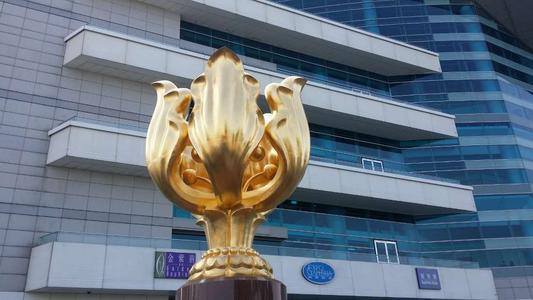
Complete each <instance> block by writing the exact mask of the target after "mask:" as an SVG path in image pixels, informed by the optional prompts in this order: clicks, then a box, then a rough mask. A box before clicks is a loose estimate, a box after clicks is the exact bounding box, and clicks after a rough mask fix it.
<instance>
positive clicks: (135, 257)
mask: <svg viewBox="0 0 533 300" xmlns="http://www.w3.org/2000/svg"><path fill="white" fill-rule="evenodd" d="M92 238H96V237H92ZM101 238H102V239H103V240H102V242H101V243H99V242H96V243H87V242H86V241H80V242H61V241H54V242H48V243H45V244H42V245H39V246H36V247H34V248H33V249H32V253H31V257H30V262H29V269H28V277H27V282H26V291H27V292H32V293H46V292H71V293H72V292H73V293H91V294H104V293H121V294H143V295H168V294H170V293H172V292H174V291H175V290H176V289H177V288H178V287H179V286H181V285H182V284H184V283H185V280H177V279H159V278H154V265H155V263H154V261H155V252H156V251H174V252H180V253H183V252H185V253H194V254H196V256H197V259H199V257H200V253H201V252H200V251H198V250H190V247H186V248H181V249H171V248H168V247H158V246H155V247H154V246H150V245H148V246H124V245H116V244H112V243H111V244H110V243H109V242H108V238H106V236H102V237H101ZM124 239H128V238H127V237H125V238H124ZM176 246H179V245H176ZM184 249H186V250H184ZM300 251H301V249H300ZM304 252H305V251H304ZM264 256H265V258H266V259H267V260H268V261H269V262H270V263H271V265H272V267H273V269H274V276H275V278H276V279H278V280H281V281H282V282H284V283H285V284H286V285H287V289H288V293H289V294H306V295H317V296H318V295H329V296H352V297H353V296H356V297H365V298H366V297H379V298H381V297H387V298H391V299H398V298H406V299H418V298H422V299H497V297H496V290H495V286H494V281H493V279H492V273H491V271H490V270H480V269H475V268H473V269H462V268H449V267H434V266H432V269H436V270H437V271H438V274H439V277H440V284H441V289H440V290H422V289H419V288H418V286H417V278H416V272H415V268H416V267H417V265H404V264H378V263H375V262H363V261H353V260H352V261H350V260H336V259H324V258H320V259H319V260H320V261H321V262H325V263H327V264H329V265H330V266H331V267H332V268H333V269H334V271H335V278H334V280H333V281H332V282H330V283H329V284H325V285H314V284H311V283H309V282H307V281H306V280H305V279H304V278H303V276H302V275H301V269H302V266H303V265H304V264H306V263H308V262H311V261H316V260H317V259H316V258H313V257H305V256H306V255H303V257H302V255H299V256H279V255H264ZM374 259H375V257H374Z"/></svg>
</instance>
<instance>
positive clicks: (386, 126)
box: [64, 26, 457, 140]
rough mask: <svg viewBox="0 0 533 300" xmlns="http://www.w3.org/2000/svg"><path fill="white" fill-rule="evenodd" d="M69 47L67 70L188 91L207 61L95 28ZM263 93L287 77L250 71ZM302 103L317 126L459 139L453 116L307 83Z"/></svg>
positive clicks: (81, 32) (75, 34)
mask: <svg viewBox="0 0 533 300" xmlns="http://www.w3.org/2000/svg"><path fill="white" fill-rule="evenodd" d="M65 41H66V51H65V59H64V65H65V66H67V67H72V68H77V69H81V70H86V71H91V72H96V73H101V74H106V75H110V76H114V77H120V78H126V79H130V80H136V81H142V82H152V81H156V80H161V79H168V80H172V81H174V82H175V83H176V84H177V85H180V86H183V87H188V86H189V85H190V82H191V81H192V79H194V78H196V76H198V75H199V74H200V73H202V72H203V70H204V66H205V62H206V60H207V58H208V56H207V55H205V54H202V53H198V52H193V51H189V50H184V49H181V48H177V47H169V46H166V45H162V44H159V43H155V42H152V41H148V40H144V39H139V38H135V37H131V36H128V35H124V34H121V33H116V32H112V31H108V30H103V29H99V28H95V27H90V26H86V27H82V28H80V29H79V30H77V31H75V32H73V33H72V34H70V35H69V36H68V37H67V38H65ZM245 68H246V70H247V72H249V73H251V74H252V75H253V76H255V77H256V78H257V79H258V80H259V82H260V83H261V85H262V88H261V92H262V91H263V90H264V87H265V86H266V85H267V84H269V83H272V82H280V81H281V80H283V78H285V77H287V76H286V75H284V74H281V73H277V72H273V71H271V70H267V69H265V68H258V67H252V66H246V67H245ZM302 98H303V101H304V106H305V110H306V113H307V116H308V118H309V120H311V121H312V122H313V123H316V124H321V125H326V126H332V127H336V128H342V129H347V130H355V131H357V132H361V133H367V134H372V135H375V136H380V137H385V138H389V139H394V140H421V139H439V138H449V137H457V130H456V128H455V123H454V116H452V115H449V114H445V113H441V112H437V111H434V110H430V109H426V108H422V107H419V106H415V105H410V104H407V103H401V102H399V101H395V100H391V99H386V98H383V97H377V96H371V95H367V94H363V93H358V92H354V91H350V90H347V89H342V88H337V87H333V86H330V85H326V84H322V83H316V82H312V81H310V82H308V84H307V85H306V87H305V88H304V90H303V96H302Z"/></svg>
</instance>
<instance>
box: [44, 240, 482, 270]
mask: <svg viewBox="0 0 533 300" xmlns="http://www.w3.org/2000/svg"><path fill="white" fill-rule="evenodd" d="M51 242H67V243H85V244H100V245H120V246H129V247H148V248H167V249H172V248H175V249H181V250H192V251H205V250H207V243H206V242H205V241H202V240H182V239H158V238H147V237H131V236H120V235H105V234H91V233H76V232H64V231H60V232H54V233H49V234H45V235H43V236H41V237H40V238H39V239H38V241H37V245H42V244H46V243H51ZM254 248H255V249H256V250H257V251H258V252H260V253H261V254H263V255H278V256H294V257H309V258H317V259H338V260H348V261H361V262H373V263H377V257H376V255H374V254H371V253H355V252H350V251H340V250H322V249H309V248H296V247H281V246H267V245H254ZM399 263H400V264H403V265H416V266H431V267H449V268H468V269H476V268H479V264H478V263H476V262H470V261H459V260H442V259H433V258H425V257H412V256H404V255H400V256H399Z"/></svg>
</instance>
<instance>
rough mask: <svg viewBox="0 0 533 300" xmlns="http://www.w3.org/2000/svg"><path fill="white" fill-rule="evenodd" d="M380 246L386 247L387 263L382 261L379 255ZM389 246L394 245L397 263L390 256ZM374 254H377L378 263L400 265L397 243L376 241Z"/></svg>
mask: <svg viewBox="0 0 533 300" xmlns="http://www.w3.org/2000/svg"><path fill="white" fill-rule="evenodd" d="M378 244H383V245H385V256H386V257H387V261H380V259H379V253H378ZM387 245H394V250H395V251H396V256H395V257H396V261H391V256H389V248H388V247H387ZM374 252H375V253H376V262H378V263H383V264H400V253H399V252H398V243H396V241H390V240H374Z"/></svg>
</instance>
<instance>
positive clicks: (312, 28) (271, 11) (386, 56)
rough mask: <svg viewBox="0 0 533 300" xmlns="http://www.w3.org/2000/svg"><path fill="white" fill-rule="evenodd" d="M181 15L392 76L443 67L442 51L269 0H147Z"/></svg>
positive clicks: (203, 24)
mask: <svg viewBox="0 0 533 300" xmlns="http://www.w3.org/2000/svg"><path fill="white" fill-rule="evenodd" d="M142 1H144V2H146V3H149V4H151V5H155V6H160V7H164V8H166V9H168V10H170V11H174V12H176V13H177V14H179V15H180V17H181V19H182V20H185V21H189V22H191V23H196V24H200V25H202V26H206V27H210V28H214V29H219V30H222V31H225V32H228V33H231V34H235V35H237V36H241V37H245V38H249V39H252V40H258V41H261V42H263V43H267V44H271V45H274V46H277V47H281V48H284V49H288V50H293V51H296V52H300V53H305V54H307V55H311V56H314V57H318V58H322V59H326V60H330V61H334V62H337V63H342V64H348V65H350V66H352V67H356V68H359V69H363V70H368V71H371V72H374V73H379V74H383V75H387V76H391V75H408V74H423V73H435V72H440V71H441V68H440V62H439V56H438V54H437V53H435V52H432V51H428V50H426V49H422V48H419V47H416V46H413V45H409V44H406V43H403V42H400V41H397V40H394V39H390V38H387V37H384V36H381V35H378V34H374V33H370V32H367V31H364V30H361V29H357V28H355V27H351V26H346V25H344V24H341V23H339V22H335V21H332V20H329V19H325V18H322V17H319V16H315V15H312V14H309V13H305V12H302V11H300V10H296V9H292V8H289V7H287V6H283V5H279V4H276V3H272V2H269V1H264V0H214V1H209V0H207V1H206V0H192V1H191V0H142Z"/></svg>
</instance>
